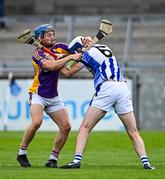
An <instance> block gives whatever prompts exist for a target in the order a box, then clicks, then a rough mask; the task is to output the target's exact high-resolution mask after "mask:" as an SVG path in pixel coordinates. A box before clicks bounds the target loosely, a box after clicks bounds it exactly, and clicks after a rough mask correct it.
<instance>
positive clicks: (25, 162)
mask: <svg viewBox="0 0 165 180" xmlns="http://www.w3.org/2000/svg"><path fill="white" fill-rule="evenodd" d="M17 161H18V162H19V164H20V165H21V166H22V167H31V164H30V163H29V160H28V158H27V156H26V154H23V155H17Z"/></svg>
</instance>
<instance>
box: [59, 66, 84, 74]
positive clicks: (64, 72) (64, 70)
mask: <svg viewBox="0 0 165 180" xmlns="http://www.w3.org/2000/svg"><path fill="white" fill-rule="evenodd" d="M83 67H84V66H83V65H82V64H81V63H76V64H74V65H73V67H72V68H71V70H68V69H67V68H66V67H63V68H62V69H61V70H60V72H62V74H64V75H65V76H67V77H69V76H72V75H73V74H75V73H77V72H78V71H80V70H81V69H82V68H83Z"/></svg>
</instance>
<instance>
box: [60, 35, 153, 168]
mask: <svg viewBox="0 0 165 180" xmlns="http://www.w3.org/2000/svg"><path fill="white" fill-rule="evenodd" d="M82 38H83V37H81V36H78V37H76V38H75V39H73V40H72V42H71V43H70V44H69V50H70V51H71V52H72V53H77V52H81V51H82V49H83V43H82ZM79 54H80V57H79V59H80V63H77V64H76V65H74V66H73V67H72V69H71V70H70V72H68V74H70V75H72V74H74V73H75V72H78V71H79V70H81V69H82V68H83V67H84V66H85V67H86V68H87V69H89V71H90V72H92V74H93V76H94V87H95V95H94V96H93V98H92V100H91V103H90V106H89V108H88V110H87V112H86V114H85V117H84V119H83V122H82V124H81V126H80V129H79V132H78V136H77V143H76V151H75V156H74V159H73V161H72V162H70V163H68V164H66V165H63V166H61V168H66V169H68V168H80V166H81V160H82V156H83V153H84V150H85V147H86V145H87V140H88V136H89V134H90V131H91V130H92V129H93V128H94V126H95V125H96V124H97V123H98V122H99V121H100V120H101V119H102V118H103V117H104V116H105V114H106V113H107V112H108V111H109V110H110V108H114V110H115V112H116V113H117V115H118V116H119V118H120V120H121V121H122V123H123V124H124V126H125V129H126V131H127V133H128V135H129V137H130V139H131V141H132V142H133V146H134V149H135V151H136V153H137V155H138V156H139V158H140V161H141V163H142V165H143V167H144V169H150V170H154V169H155V168H154V167H153V166H151V165H150V162H149V160H148V157H147V154H146V150H145V145H144V142H143V139H142V138H141V136H140V134H139V132H138V129H137V125H136V120H135V116H134V112H133V106H132V100H131V97H130V92H129V89H128V87H127V84H126V80H125V79H124V77H123V75H122V73H121V69H120V66H119V64H118V62H117V60H116V58H115V56H114V54H113V52H112V51H111V49H110V48H109V47H108V46H106V45H100V44H96V45H94V46H92V47H91V48H90V49H89V50H88V51H86V52H83V53H79Z"/></svg>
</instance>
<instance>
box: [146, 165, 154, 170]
mask: <svg viewBox="0 0 165 180" xmlns="http://www.w3.org/2000/svg"><path fill="white" fill-rule="evenodd" d="M144 169H150V170H155V167H154V166H151V165H149V164H144Z"/></svg>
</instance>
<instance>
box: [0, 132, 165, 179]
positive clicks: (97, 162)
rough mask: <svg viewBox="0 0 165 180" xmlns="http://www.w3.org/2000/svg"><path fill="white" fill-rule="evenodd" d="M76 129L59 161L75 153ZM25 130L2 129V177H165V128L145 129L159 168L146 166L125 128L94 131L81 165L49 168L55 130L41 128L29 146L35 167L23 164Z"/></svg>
mask: <svg viewBox="0 0 165 180" xmlns="http://www.w3.org/2000/svg"><path fill="white" fill-rule="evenodd" d="M76 134H77V133H76V132H72V133H71V134H70V137H69V139H68V141H67V143H66V145H65V147H64V149H63V151H62V152H61V155H60V159H59V165H63V164H65V163H67V162H69V161H70V160H72V158H73V156H74V147H75V140H76ZM22 135H23V132H0V179H160V178H165V170H164V169H165V154H164V152H165V143H164V142H165V141H164V137H165V132H158V131H157V132H153V131H152V132H141V135H142V137H143V139H144V141H145V144H146V149H147V152H148V156H149V158H150V160H151V162H152V164H154V165H155V167H156V170H155V171H150V170H148V171H147V170H144V169H143V168H142V166H141V163H140V162H139V159H138V157H137V155H136V154H135V152H134V150H133V147H132V144H131V142H130V140H129V138H128V136H127V134H126V133H125V132H111V131H110V132H92V133H91V135H90V138H89V141H88V146H87V148H86V151H85V154H84V157H83V161H82V166H81V169H72V170H69V169H67V170H65V169H49V168H45V167H44V163H45V162H46V161H47V159H48V157H49V153H50V151H51V148H52V143H53V136H54V135H55V133H53V132H38V133H37V135H36V137H35V139H34V140H33V142H32V143H31V145H30V147H29V152H28V157H29V159H30V162H31V163H32V167H31V168H21V167H20V166H19V165H18V163H17V161H16V154H17V151H18V147H19V144H20V142H21V138H22Z"/></svg>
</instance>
